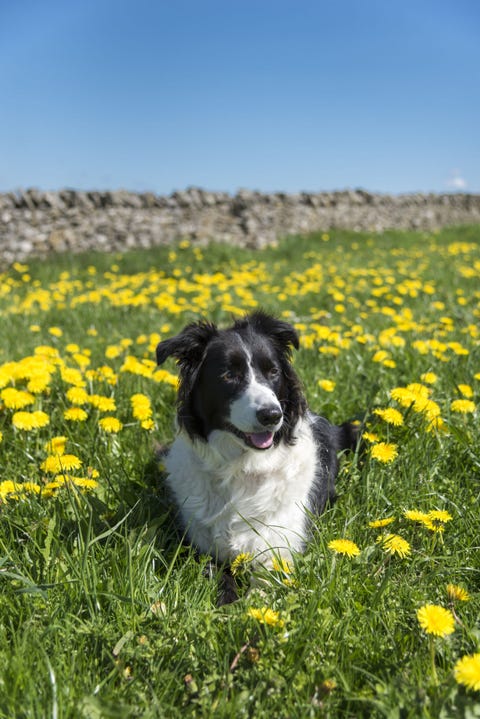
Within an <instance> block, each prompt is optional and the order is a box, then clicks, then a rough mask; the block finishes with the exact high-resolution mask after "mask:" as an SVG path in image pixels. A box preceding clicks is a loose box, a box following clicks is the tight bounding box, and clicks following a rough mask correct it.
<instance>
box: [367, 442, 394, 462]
mask: <svg viewBox="0 0 480 719" xmlns="http://www.w3.org/2000/svg"><path fill="white" fill-rule="evenodd" d="M370 456H371V457H372V459H376V460H377V461H378V462H382V464H389V463H390V462H393V461H394V460H395V459H396V458H397V456H398V449H397V445H396V444H391V443H388V442H378V444H374V445H373V447H371V449H370Z"/></svg>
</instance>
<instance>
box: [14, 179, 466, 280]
mask: <svg viewBox="0 0 480 719" xmlns="http://www.w3.org/2000/svg"><path fill="white" fill-rule="evenodd" d="M470 223H480V195H467V194H444V195H440V194H429V195H425V194H410V195H380V194H372V193H369V192H365V191H363V190H355V191H344V192H322V193H307V192H305V193H299V194H285V193H273V194H265V193H260V192H254V191H250V190H240V191H239V192H238V193H237V194H235V195H230V194H228V193H224V192H209V191H206V190H202V189H199V188H189V189H187V190H185V191H182V192H174V193H173V194H171V195H169V196H162V195H155V194H153V193H148V192H147V193H142V194H139V193H131V192H126V191H123V190H121V191H114V192H78V191H75V190H61V191H58V192H40V191H38V190H33V189H30V190H25V191H21V192H15V193H14V192H10V193H6V194H0V264H1V265H2V266H3V267H4V266H6V265H9V264H11V263H12V262H14V261H23V260H25V259H27V258H29V257H32V256H36V257H44V256H46V255H48V254H49V253H51V252H83V251H85V250H104V251H124V250H128V249H131V248H147V247H153V246H156V245H165V244H169V243H171V242H172V241H174V240H177V239H184V238H188V239H189V240H191V241H192V242H197V243H202V244H205V243H207V242H209V241H211V240H215V241H219V242H226V243H230V244H232V245H240V246H244V247H254V248H261V247H263V246H265V245H267V244H269V243H271V242H273V241H275V240H276V239H277V238H279V237H283V236H286V235H292V234H299V233H307V232H314V231H317V230H329V229H333V228H345V229H352V230H366V231H382V230H385V229H389V228H398V229H423V230H433V229H436V228H439V227H443V226H445V225H458V224H470Z"/></svg>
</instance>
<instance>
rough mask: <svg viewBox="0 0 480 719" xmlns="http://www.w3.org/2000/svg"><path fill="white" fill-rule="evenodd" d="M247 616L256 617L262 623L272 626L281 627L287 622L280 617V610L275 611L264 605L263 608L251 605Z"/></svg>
mask: <svg viewBox="0 0 480 719" xmlns="http://www.w3.org/2000/svg"><path fill="white" fill-rule="evenodd" d="M247 616H248V617H252V618H253V619H256V620H257V622H260V624H267V625H268V626H270V627H279V628H281V627H283V626H284V624H285V622H284V620H283V619H282V618H281V617H280V612H275V611H274V610H273V609H270V608H269V607H262V608H261V609H256V608H254V607H250V608H249V609H248V610H247Z"/></svg>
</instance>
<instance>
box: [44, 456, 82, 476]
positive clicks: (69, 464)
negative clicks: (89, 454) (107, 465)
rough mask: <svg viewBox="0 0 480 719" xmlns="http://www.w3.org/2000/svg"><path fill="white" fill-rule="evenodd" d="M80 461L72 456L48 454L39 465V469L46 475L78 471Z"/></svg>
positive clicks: (80, 464)
mask: <svg viewBox="0 0 480 719" xmlns="http://www.w3.org/2000/svg"><path fill="white" fill-rule="evenodd" d="M81 466H82V460H81V459H79V458H78V457H76V456H75V455H74V454H61V455H58V454H50V455H49V456H48V457H47V458H46V459H45V460H44V461H43V462H42V464H41V465H40V467H41V469H43V471H44V472H47V473H48V474H57V473H58V472H65V471H67V472H68V471H69V470H71V469H79V468H80V467H81Z"/></svg>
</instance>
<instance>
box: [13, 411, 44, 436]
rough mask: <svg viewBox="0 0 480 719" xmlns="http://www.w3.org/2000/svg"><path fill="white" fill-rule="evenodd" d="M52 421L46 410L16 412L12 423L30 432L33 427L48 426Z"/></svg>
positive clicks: (17, 427)
mask: <svg viewBox="0 0 480 719" xmlns="http://www.w3.org/2000/svg"><path fill="white" fill-rule="evenodd" d="M49 423H50V417H49V416H48V414H46V413H45V412H42V411H40V410H37V411H36V412H15V414H14V415H13V417H12V424H13V426H14V427H15V429H23V430H24V431H25V432H29V431H30V430H32V429H40V428H41V427H46V426H47V425H48V424H49Z"/></svg>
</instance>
